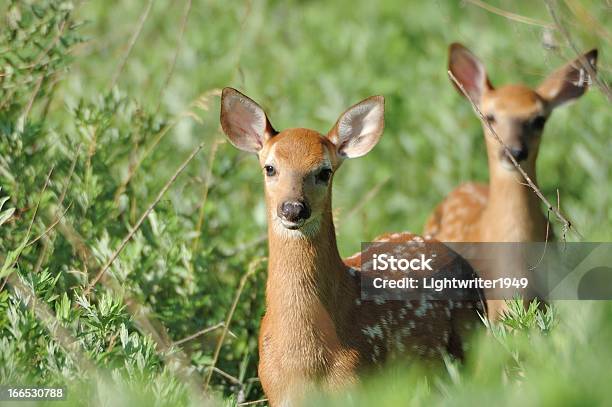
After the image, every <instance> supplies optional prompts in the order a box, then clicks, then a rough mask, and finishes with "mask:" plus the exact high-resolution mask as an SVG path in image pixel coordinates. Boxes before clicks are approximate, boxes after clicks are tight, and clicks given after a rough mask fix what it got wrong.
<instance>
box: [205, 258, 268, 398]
mask: <svg viewBox="0 0 612 407" xmlns="http://www.w3.org/2000/svg"><path fill="white" fill-rule="evenodd" d="M265 260H266V258H265V257H259V258H257V259H255V260H253V261H252V262H251V263H250V264H249V268H248V271H247V272H246V273H245V275H244V276H242V278H241V279H240V284H239V285H238V289H237V290H236V294H235V296H234V301H233V302H232V306H231V307H230V310H229V312H228V313H227V317H226V318H225V323H224V326H223V332H222V333H221V337H220V338H219V341H217V346H216V348H215V353H214V354H213V360H212V363H211V369H210V370H209V372H208V375H207V377H206V379H205V381H204V390H207V389H208V385H209V384H210V379H211V378H212V375H213V372H214V368H215V365H216V364H217V360H219V354H220V353H221V347H222V346H223V342H224V341H225V337H226V336H227V332H228V330H229V326H230V323H231V322H232V318H233V316H234V312H235V311H236V307H237V306H238V300H240V295H241V294H242V291H243V290H244V286H245V285H246V282H247V280H248V278H249V277H250V276H251V275H253V274H254V273H255V271H256V270H257V267H258V266H259V265H260V264H261V263H262V262H264V261H265Z"/></svg>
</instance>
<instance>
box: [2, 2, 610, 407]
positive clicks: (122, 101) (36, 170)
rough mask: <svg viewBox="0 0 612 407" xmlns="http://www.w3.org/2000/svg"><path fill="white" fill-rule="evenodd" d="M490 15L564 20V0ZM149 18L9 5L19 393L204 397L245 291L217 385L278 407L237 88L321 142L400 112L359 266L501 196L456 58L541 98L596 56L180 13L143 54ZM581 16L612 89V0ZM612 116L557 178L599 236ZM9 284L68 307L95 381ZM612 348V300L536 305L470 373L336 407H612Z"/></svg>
mask: <svg viewBox="0 0 612 407" xmlns="http://www.w3.org/2000/svg"><path fill="white" fill-rule="evenodd" d="M490 4H492V5H494V6H495V7H499V8H501V9H504V10H512V11H513V12H514V13H517V14H520V15H525V16H529V17H531V18H533V19H536V20H538V21H542V22H544V23H545V24H549V23H550V17H549V16H548V14H547V10H546V8H545V7H544V5H543V4H541V3H537V2H531V1H527V0H525V1H510V0H505V1H495V2H491V3H490ZM188 5H191V7H190V8H189V7H187V6H188ZM147 6H148V1H142V2H133V1H121V2H116V3H113V4H111V3H110V2H91V1H74V2H71V1H60V0H21V1H16V0H11V1H6V0H3V1H0V13H1V15H2V18H3V23H2V25H1V26H0V61H1V63H0V186H1V189H0V265H2V268H1V269H0V275H1V277H2V279H1V280H0V286H1V287H2V289H1V290H0V382H1V383H3V384H4V383H10V384H15V385H17V384H30V385H32V384H40V385H42V384H46V385H50V384H54V385H66V386H68V387H69V395H70V399H71V400H72V401H73V402H74V403H75V404H82V403H84V402H85V401H86V400H89V401H91V402H94V403H96V404H113V405H129V404H134V403H137V402H142V403H143V404H146V403H153V402H155V403H157V404H167V405H177V404H188V403H190V402H191V403H196V402H197V394H194V392H193V391H192V390H190V388H189V385H188V384H187V383H186V382H185V380H183V379H182V378H181V376H180V375H179V374H177V373H176V371H175V370H174V369H173V367H172V366H171V363H168V362H167V360H168V357H171V355H172V354H173V353H174V352H175V351H177V350H178V349H182V350H183V351H184V352H185V353H186V354H187V355H188V358H189V362H190V366H191V368H192V369H193V375H194V376H199V377H200V378H199V379H198V380H204V379H203V378H204V377H206V375H207V374H208V372H209V370H210V366H211V364H212V363H213V357H214V350H215V347H216V345H217V342H218V341H219V339H220V338H221V335H222V328H217V329H213V330H211V331H209V332H206V333H204V334H201V335H198V336H196V337H195V338H193V339H189V340H185V341H182V340H183V339H185V338H187V339H188V337H189V336H191V335H193V334H197V333H199V332H201V331H202V330H204V329H206V328H209V327H215V326H219V323H221V322H223V321H224V320H225V319H226V317H227V313H228V311H229V309H230V306H231V304H232V302H233V301H234V298H235V297H236V295H237V294H240V298H239V301H238V306H237V309H236V311H235V313H234V315H233V316H232V319H231V323H230V326H229V333H228V335H227V336H226V338H225V341H224V344H223V347H222V348H221V352H220V355H219V359H218V361H217V362H216V365H215V366H216V368H217V369H219V370H216V371H215V372H214V374H213V376H212V382H211V385H212V389H213V390H214V393H215V394H218V395H220V396H222V397H225V402H226V404H228V405H233V404H235V403H237V402H242V401H245V400H256V399H258V398H260V397H262V393H261V388H260V386H259V383H258V381H257V378H256V376H257V373H256V366H257V332H258V327H259V320H260V317H261V315H262V314H263V308H264V304H263V302H264V282H265V262H263V263H262V262H259V263H257V264H258V265H257V267H256V272H255V274H254V275H253V276H252V277H251V278H249V279H248V280H247V283H246V287H245V290H244V291H243V292H241V293H238V292H237V288H238V285H239V281H240V279H241V277H242V276H243V275H244V274H245V273H246V271H247V269H248V268H249V267H250V266H251V265H253V264H255V263H253V261H255V260H263V259H264V256H265V253H266V247H265V209H264V203H263V196H262V188H261V185H262V183H261V178H260V173H259V171H257V169H256V161H255V159H254V158H253V157H247V156H245V155H244V154H243V153H240V152H238V151H236V150H235V149H234V148H232V147H231V146H230V145H229V144H228V143H225V142H224V138H223V136H222V135H221V133H220V131H219V123H218V113H219V110H218V109H219V107H218V105H219V99H218V95H219V89H220V88H222V87H223V86H234V87H237V88H239V89H241V90H243V91H245V93H247V94H248V95H249V96H251V97H253V98H254V99H255V100H257V101H259V102H260V103H261V104H262V105H263V106H264V107H265V109H266V110H267V112H268V114H269V116H270V118H271V120H272V122H273V123H274V125H275V126H276V127H277V128H279V129H282V128H286V127H296V126H304V127H311V128H315V129H318V130H320V131H322V132H324V131H327V130H328V128H329V127H331V125H332V124H333V123H334V121H335V120H336V118H337V116H338V115H339V114H340V113H341V112H342V111H343V110H344V109H345V108H346V107H347V106H349V105H351V104H352V103H355V102H357V101H359V100H361V99H363V98H365V97H366V96H369V95H371V94H383V95H385V97H386V108H387V113H386V130H385V135H384V137H383V139H382V141H381V143H380V144H379V145H378V146H377V147H376V149H375V150H374V151H373V152H372V153H371V154H369V155H368V156H367V157H365V158H363V159H360V160H356V161H355V162H351V163H348V164H347V165H346V168H345V169H343V170H341V171H340V172H339V174H338V176H337V177H336V181H335V188H336V190H335V192H334V199H335V215H336V218H337V220H338V239H339V246H340V249H341V252H342V253H343V254H344V255H348V254H351V253H352V252H354V251H356V250H358V248H359V247H360V242H361V241H362V240H368V239H371V238H372V237H373V236H375V235H377V234H379V233H381V232H384V231H392V230H404V229H410V230H414V231H419V230H420V229H421V227H422V224H423V222H424V220H425V217H426V216H427V214H428V212H429V210H430V209H431V208H432V207H433V206H434V205H435V204H436V203H437V202H438V201H439V200H440V199H441V198H442V197H443V196H444V195H445V194H446V193H447V192H449V191H450V190H451V189H452V188H453V187H454V186H456V185H457V184H458V183H460V182H462V181H467V180H472V179H477V180H486V178H487V174H486V156H485V151H484V147H483V143H482V140H481V139H482V134H481V129H480V125H479V123H478V120H477V119H476V117H475V116H474V114H473V112H472V111H471V109H470V107H469V106H468V104H467V103H466V102H465V101H464V100H463V99H462V98H461V97H460V96H459V95H457V93H456V92H455V91H454V90H453V89H452V86H451V85H450V82H449V80H448V78H447V77H446V68H445V66H446V49H447V45H448V44H449V43H450V42H453V41H461V42H463V43H464V44H466V45H467V46H469V47H470V48H472V49H473V50H474V52H475V53H476V54H477V55H479V56H480V58H481V59H482V60H483V61H484V63H485V65H486V66H487V69H488V72H489V75H490V77H491V80H492V81H493V83H494V84H501V83H506V82H525V83H527V84H530V85H534V86H535V85H536V84H537V83H538V82H539V81H541V80H542V79H543V78H544V77H545V76H546V75H547V74H548V73H549V72H551V71H552V70H553V69H554V68H555V67H557V66H558V65H561V64H562V63H564V61H566V60H568V59H570V58H573V53H572V50H571V49H570V48H569V47H568V46H567V45H566V42H565V40H564V38H563V37H562V36H561V35H560V34H559V32H558V31H556V30H551V29H548V28H545V27H542V26H540V25H529V24H523V23H521V22H518V21H515V20H513V19H508V18H506V17H504V16H501V15H497V14H494V13H491V12H489V11H486V10H484V9H482V8H480V7H477V6H475V5H473V4H472V3H470V2H458V1H457V2H455V1H441V0H439V1H429V2H403V1H398V0H383V1H379V2H368V1H358V2H354V1H348V0H340V1H335V2H333V3H330V2H324V1H320V0H317V1H298V0H291V1H267V2H266V1H263V0H252V1H246V2H237V1H216V0H194V1H193V3H191V2H188V1H187V2H182V1H180V2H179V1H170V0H158V1H153V2H152V7H151V10H150V12H149V14H148V15H146V18H145V19H144V20H143V26H142V31H141V32H140V33H139V35H138V36H137V37H134V42H133V47H131V46H130V44H131V43H132V41H131V39H132V36H133V35H134V33H135V32H136V30H137V29H138V27H139V21H140V19H141V15H142V14H143V12H144V11H145V10H146V8H147ZM558 7H559V12H560V13H561V15H562V16H563V22H564V23H566V24H567V26H568V27H569V29H570V32H571V34H572V35H573V37H574V41H576V42H577V43H578V46H579V47H581V48H583V49H589V48H591V47H594V46H597V47H599V48H600V51H601V53H600V63H599V66H600V72H601V77H602V79H603V80H605V81H609V77H610V65H609V63H608V62H607V61H608V60H609V57H608V55H609V53H610V47H609V44H610V33H609V27H610V26H611V24H610V23H611V19H612V14H610V8H609V7H610V6H609V5H607V3H605V2H599V1H596V0H585V1H582V2H578V1H576V0H566V1H564V2H559V3H558ZM185 17H187V18H185ZM183 21H185V22H186V24H185V25H184V26H183ZM183 29H184V30H183ZM175 58H176V60H175ZM114 77H117V78H118V81H117V83H116V84H115V85H116V86H112V85H113V78H114ZM609 106H610V105H609V103H608V102H607V101H606V99H605V97H604V96H603V95H602V94H601V92H599V91H598V90H597V89H593V90H591V91H590V92H588V93H587V94H586V95H585V96H584V97H583V98H581V100H580V101H579V102H578V103H576V104H574V105H571V106H565V107H563V108H560V109H558V112H556V113H555V114H554V115H553V117H552V119H551V120H550V122H549V123H548V125H547V130H546V133H545V136H544V141H543V145H542V147H541V150H540V151H541V152H540V158H539V161H538V162H539V164H538V165H539V174H538V180H539V182H540V185H541V187H542V189H543V192H544V193H545V195H547V196H548V197H549V199H551V201H556V190H557V189H559V191H560V197H561V202H560V205H561V208H562V209H563V210H564V211H565V213H567V214H568V215H569V217H570V218H571V219H573V221H574V222H575V224H576V225H577V227H578V228H579V230H580V231H581V232H582V234H583V235H585V236H586V239H588V240H595V241H598V240H610V239H611V238H612V229H611V228H610V220H612V205H610V195H609V194H610V192H609V191H612V178H611V177H610V172H611V166H612V159H611V158H610V157H612V143H610V140H609V137H610V131H609V129H610V128H611V127H612V116H611V115H610V108H609ZM200 142H204V143H205V151H204V152H203V153H201V154H199V155H198V156H196V159H195V160H194V161H193V162H192V163H191V164H190V165H189V166H188V167H187V170H186V171H185V172H184V173H183V174H182V175H181V176H180V177H179V178H178V179H177V181H176V182H174V183H173V185H172V187H171V189H170V190H169V192H168V193H167V194H166V195H165V196H164V198H163V199H162V201H161V202H160V203H159V204H158V205H156V206H155V208H154V210H153V211H152V212H151V213H150V214H149V216H148V217H147V218H146V221H145V222H144V223H143V225H142V226H141V227H140V228H139V229H138V231H136V233H135V234H134V236H133V238H132V239H131V240H130V241H129V242H128V244H127V245H126V247H125V249H124V250H123V251H121V253H120V255H119V257H118V258H117V260H116V261H115V262H113V264H112V266H111V268H110V269H109V271H108V274H109V280H111V281H112V282H115V284H116V287H119V288H120V289H113V290H110V289H108V284H105V285H103V284H98V285H97V286H96V287H95V289H94V290H93V292H92V293H91V295H85V293H84V288H85V287H86V286H87V285H88V283H90V281H91V279H92V277H93V275H95V273H96V272H97V271H98V270H99V269H100V267H101V266H102V265H103V264H104V263H105V262H106V261H107V259H108V258H109V257H110V256H111V255H112V253H113V252H114V251H115V250H116V249H117V247H119V245H120V243H121V241H122V239H123V238H124V237H125V236H126V235H127V234H128V233H129V231H130V230H131V228H132V226H133V225H134V224H135V223H136V221H137V220H138V218H139V217H140V216H141V214H142V213H143V212H144V211H145V210H146V208H147V207H148V206H149V205H150V204H151V202H153V200H154V198H155V196H156V195H157V193H158V192H159V191H160V189H161V188H162V187H163V185H164V184H165V183H166V182H167V180H169V179H170V177H171V176H172V174H173V173H174V171H175V170H176V168H177V167H178V166H179V164H180V163H181V162H182V161H183V160H184V159H185V157H187V155H188V154H189V151H190V150H191V149H192V148H193V147H195V146H196V145H198V144H199V143H200ZM372 191H374V192H372ZM364 197H366V198H367V199H364ZM557 235H560V233H557ZM570 238H571V236H570ZM32 242H34V243H32ZM7 279H11V280H10V281H18V282H20V283H21V284H22V285H23V286H25V287H27V288H28V289H29V290H31V291H32V292H33V293H35V294H36V296H37V298H38V299H39V300H40V301H41V302H42V304H43V305H44V307H48V309H49V310H51V312H52V313H53V315H54V316H55V318H56V319H57V321H59V324H60V325H61V326H62V327H64V328H66V332H67V333H68V335H70V338H68V340H69V341H75V343H76V344H78V346H79V347H80V348H81V349H82V350H83V352H84V355H85V356H84V357H86V358H87V359H88V360H89V361H91V362H92V363H93V365H94V366H95V367H96V373H95V374H94V373H92V372H91V370H90V368H88V367H87V366H86V364H84V363H82V361H81V360H79V358H78V357H76V356H75V355H74V354H72V353H71V352H69V351H67V350H66V349H65V348H64V347H63V345H62V341H61V338H57V337H56V336H54V335H53V334H52V331H51V330H50V327H49V326H47V325H46V324H45V323H44V321H43V319H42V318H40V315H39V314H37V313H36V312H35V311H36V309H35V308H33V307H32V302H31V301H29V300H28V298H27V297H25V296H23V295H21V294H20V293H19V292H18V291H17V290H15V289H14V284H12V283H10V282H8V283H7V281H8V280H7ZM134 302H137V303H141V304H144V305H145V306H146V307H147V309H150V314H149V317H150V318H151V319H154V320H158V321H159V322H160V323H161V324H163V325H164V326H165V327H166V328H167V331H168V334H169V336H170V339H171V340H172V341H180V342H179V344H178V345H176V346H175V347H173V348H172V349H171V350H167V351H164V350H162V349H160V348H159V344H158V343H156V341H155V340H154V339H153V338H152V337H151V336H149V335H148V334H146V333H143V332H145V331H143V329H142V327H141V326H139V323H138V320H137V318H136V317H135V316H134V314H133V313H132V312H131V311H130V306H131V304H133V303H134ZM610 339H612V307H610V305H609V304H603V303H572V304H571V305H570V304H562V305H561V306H559V310H558V312H555V313H554V315H553V313H552V311H549V312H548V313H541V312H539V311H537V310H536V309H530V310H526V311H525V310H522V309H521V308H518V307H514V308H511V313H510V315H509V316H508V318H506V319H505V320H504V321H503V322H502V323H501V324H500V325H499V326H492V327H490V329H489V335H486V336H483V338H480V339H479V341H480V342H479V346H478V347H477V349H478V351H477V352H474V355H473V357H472V360H470V361H469V363H467V365H466V366H464V367H459V366H454V365H452V364H451V363H450V362H449V364H448V366H447V371H445V372H441V373H440V375H439V377H434V378H428V379H425V378H424V377H422V375H421V374H420V373H419V369H418V367H415V368H414V369H408V371H406V370H405V369H397V372H396V369H391V370H393V371H394V372H396V373H394V374H393V375H391V376H389V377H382V378H372V379H371V380H368V381H366V383H365V385H364V386H363V387H362V388H359V389H355V390H354V391H353V392H350V393H349V394H347V395H338V396H337V399H335V398H333V399H331V400H330V399H326V400H325V401H326V402H329V403H338V404H340V403H342V404H344V403H347V402H348V403H352V404H364V405H369V404H372V403H374V402H375V403H378V404H386V405H396V404H405V403H406V400H410V401H412V402H413V403H414V404H432V403H434V404H443V403H445V404H448V403H450V402H452V403H453V404H466V405H467V404H472V403H473V402H474V400H478V401H485V402H486V401H490V402H495V403H497V404H510V403H512V404H514V403H517V402H519V403H521V402H522V403H524V404H528V405H531V404H545V405H546V404H548V405H550V404H565V405H567V404H570V405H573V404H576V405H578V404H581V405H582V404H585V403H586V404H603V403H604V401H605V400H609V397H606V394H605V390H606V386H605V384H606V383H607V382H609V380H610V379H611V377H610V375H609V374H607V373H606V372H605V366H603V365H602V361H605V360H609V359H611V358H612V353H611V352H612V351H610V349H609V346H608V344H609V343H610ZM202 383H203V382H200V383H199V385H200V386H202ZM196 393H197V392H196ZM316 400H317V401H321V399H320V398H317V399H316Z"/></svg>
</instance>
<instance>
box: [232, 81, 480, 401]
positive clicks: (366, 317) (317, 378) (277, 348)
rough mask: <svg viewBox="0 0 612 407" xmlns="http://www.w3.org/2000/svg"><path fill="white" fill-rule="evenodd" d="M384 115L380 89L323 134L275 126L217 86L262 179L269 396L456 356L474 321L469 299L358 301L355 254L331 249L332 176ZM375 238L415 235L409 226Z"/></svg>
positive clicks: (476, 306)
mask: <svg viewBox="0 0 612 407" xmlns="http://www.w3.org/2000/svg"><path fill="white" fill-rule="evenodd" d="M383 115H384V99H383V97H382V96H373V97H370V98H368V99H365V100H363V101H362V102H360V103H358V104H356V105H354V106H353V107H351V108H349V109H348V110H347V111H346V112H344V113H343V114H342V115H341V116H340V118H339V119H338V121H337V123H336V124H335V126H334V127H333V128H332V130H331V131H330V132H329V133H328V134H327V135H322V134H320V133H318V132H316V131H314V130H309V129H304V128H293V129H287V130H284V131H281V132H277V131H276V130H274V128H273V127H272V125H271V124H270V122H269V120H268V118H267V116H266V114H265V112H264V111H263V110H262V108H261V107H260V106H259V105H258V104H257V103H255V102H254V101H253V100H251V99H249V98H248V97H246V96H245V95H243V94H241V93H240V92H238V91H236V90H235V89H232V88H225V89H224V90H223V93H222V99H221V125H222V128H223V130H224V132H225V134H226V135H227V136H228V138H229V140H230V142H231V143H232V144H233V145H234V146H235V147H237V148H239V149H240V150H243V151H246V152H250V153H256V154H257V155H258V158H259V164H260V168H261V169H262V172H263V176H264V178H265V183H264V185H265V188H264V189H265V198H266V204H267V212H268V214H267V215H268V244H269V261H268V278H267V283H266V313H265V316H264V317H263V320H262V322H261V331H260V334H259V359H260V360H259V376H260V379H261V383H262V386H263V389H264V391H265V393H266V395H267V397H268V399H269V401H270V404H271V405H287V404H291V403H294V402H297V401H299V399H300V398H301V397H302V396H303V395H304V394H305V392H306V391H307V390H308V389H309V388H310V387H311V386H313V385H320V386H322V387H323V388H327V389H333V388H337V387H339V386H342V385H344V384H350V383H353V382H355V381H356V380H357V374H358V372H360V371H362V370H363V369H364V368H367V367H368V366H372V365H376V364H380V363H382V362H384V361H385V359H387V358H388V357H390V356H391V355H393V354H396V353H405V354H408V355H411V356H412V357H414V358H418V359H419V360H434V361H436V360H437V361H440V360H441V356H442V353H443V352H448V353H449V354H451V355H454V356H455V357H457V358H461V356H462V352H463V342H464V340H465V338H464V337H465V335H466V331H469V330H471V329H473V327H474V326H476V325H481V321H480V320H479V317H478V314H477V311H478V310H480V311H482V306H483V304H481V303H479V302H477V301H472V302H468V301H466V302H464V303H463V304H459V306H458V305H457V303H456V302H455V303H453V302H451V301H442V300H439V301H429V302H427V301H420V302H419V301H415V302H414V303H411V302H409V301H376V302H373V301H361V299H360V277H359V273H360V270H358V268H359V266H360V265H361V258H360V256H359V255H356V256H353V257H351V258H350V260H348V263H349V264H350V266H352V267H349V265H347V264H345V262H343V260H342V259H341V258H340V255H339V253H338V249H337V246H336V235H335V229H334V223H333V220H332V204H331V191H332V187H331V183H332V179H333V176H334V173H335V172H336V171H337V170H338V168H339V167H340V165H341V164H342V162H343V161H344V160H345V159H347V158H355V157H360V156H363V155H365V154H366V153H368V152H369V151H370V150H371V149H372V148H373V147H374V145H375V144H376V143H377V142H378V140H379V139H380V137H381V135H382V132H383V123H384V119H383ZM383 240H384V241H391V242H411V241H421V242H423V239H421V238H419V237H417V236H414V235H411V234H409V233H398V234H393V235H388V236H385V237H383ZM446 250H447V251H449V252H450V250H448V249H446ZM461 260H462V259H461ZM462 261H463V260H462ZM464 262H465V261H464ZM465 264H466V266H467V267H468V268H469V267H470V266H469V265H468V264H467V263H465ZM470 270H471V269H470Z"/></svg>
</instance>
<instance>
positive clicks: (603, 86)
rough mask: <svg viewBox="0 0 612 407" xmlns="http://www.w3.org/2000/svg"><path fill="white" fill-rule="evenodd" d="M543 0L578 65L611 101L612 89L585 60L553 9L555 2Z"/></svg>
mask: <svg viewBox="0 0 612 407" xmlns="http://www.w3.org/2000/svg"><path fill="white" fill-rule="evenodd" d="M544 2H545V3H546V8H547V9H548V13H549V14H550V16H551V17H552V19H553V21H554V22H555V25H556V27H557V29H558V30H559V32H561V34H562V35H563V36H564V37H565V40H566V41H567V43H568V44H569V46H570V47H571V48H572V50H573V51H574V53H575V54H576V55H577V56H578V59H579V61H580V65H582V67H583V68H584V69H586V71H587V72H588V74H589V76H590V77H591V78H592V79H593V81H594V82H595V84H596V85H597V87H598V88H599V90H600V91H601V93H603V94H604V96H605V97H606V98H607V99H608V102H612V91H611V90H610V88H609V87H608V84H607V83H606V82H605V81H604V80H602V79H601V78H600V77H599V76H598V75H597V72H595V69H593V67H592V66H591V63H590V62H589V61H587V60H586V58H585V57H584V55H583V54H582V52H581V51H580V50H579V49H578V47H577V46H576V43H575V42H574V40H573V38H572V36H571V34H570V32H569V30H568V29H567V28H566V27H565V26H564V25H563V24H562V23H561V19H560V18H559V15H558V14H557V11H556V10H555V7H556V2H553V0H544Z"/></svg>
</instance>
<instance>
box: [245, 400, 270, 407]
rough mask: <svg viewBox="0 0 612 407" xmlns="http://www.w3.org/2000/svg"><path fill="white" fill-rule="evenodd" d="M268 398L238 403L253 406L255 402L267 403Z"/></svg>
mask: <svg viewBox="0 0 612 407" xmlns="http://www.w3.org/2000/svg"><path fill="white" fill-rule="evenodd" d="M266 401H268V399H259V400H253V401H245V402H244V403H238V405H239V406H252V405H253V404H259V403H265V402H266Z"/></svg>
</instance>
